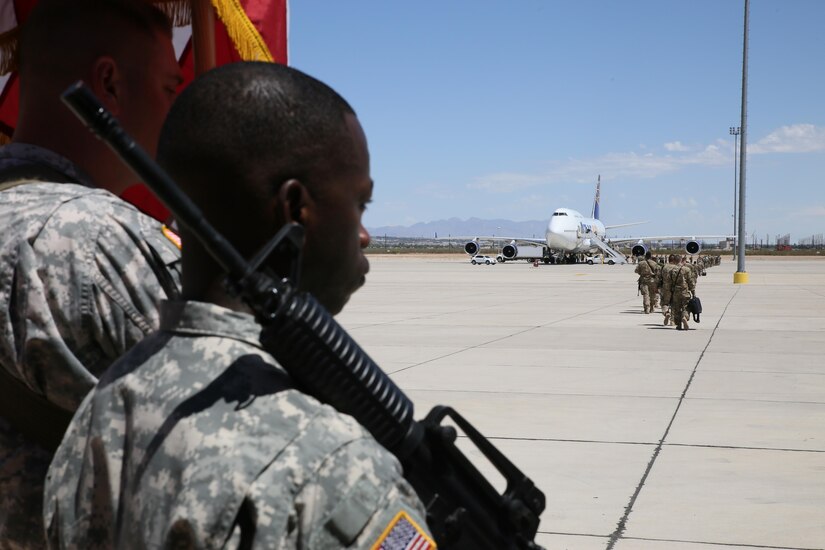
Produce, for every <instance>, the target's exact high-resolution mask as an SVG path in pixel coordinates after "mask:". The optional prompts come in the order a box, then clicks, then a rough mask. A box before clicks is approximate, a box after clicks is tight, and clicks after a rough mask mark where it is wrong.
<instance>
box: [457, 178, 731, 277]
mask: <svg viewBox="0 0 825 550" xmlns="http://www.w3.org/2000/svg"><path fill="white" fill-rule="evenodd" d="M600 193H601V176H599V178H598V180H597V182H596V198H595V200H594V201H593V210H592V212H591V214H590V217H589V218H587V217H585V216H583V215H582V214H581V213H579V212H578V211H576V210H572V209H570V208H559V209H557V210H556V211H555V212H553V216H552V217H551V218H550V221H549V222H548V224H547V230H546V232H545V235H544V238H543V239H537V238H524V237H476V238H474V239H472V240H471V241H468V242H467V243H466V244H465V245H464V251H465V252H466V253H467V254H469V255H470V256H474V255H476V254H477V253H478V251H479V250H480V249H481V247H480V245H479V239H481V240H496V241H511V242H510V243H509V244H506V245H504V246H503V247H502V249H501V254H500V256H501V257H502V258H503V259H504V260H505V261H506V260H516V259H522V258H524V259H541V260H543V261H544V263H556V261H557V255H559V254H560V255H561V258H558V261H564V262H575V261H576V257H577V255H579V254H586V255H590V254H593V253H601V254H603V255H604V260H605V262H606V263H610V264H613V263H622V264H623V263H626V257H625V255H624V254H622V253H621V252H618V251H617V250H615V249H614V248H613V246H615V245H622V244H628V243H634V244H633V246H632V248H631V254H633V255H634V256H644V254H645V253H646V252H647V250H648V246H647V244H646V243H645V241H676V240H678V241H684V242H685V252H687V253H688V254H698V253H699V251H700V250H701V249H702V240H703V239H724V238H730V237H729V236H728V235H676V236H673V235H667V236H658V237H641V238H640V237H629V238H620V239H615V238H613V239H610V238H608V237H607V230H608V229H615V228H617V227H627V226H630V225H639V224H642V223H646V222H634V223H625V224H620V225H604V223H602V221H601V220H600V219H599V195H600ZM519 244H521V245H522V249H527V250H523V252H524V253H523V254H519ZM524 245H526V246H524ZM538 247H541V248H542V249H543V250H541V252H540V254H539V253H537V252H536V249H537V248H538Z"/></svg>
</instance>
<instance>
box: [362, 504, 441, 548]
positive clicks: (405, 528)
mask: <svg viewBox="0 0 825 550" xmlns="http://www.w3.org/2000/svg"><path fill="white" fill-rule="evenodd" d="M435 547H436V546H435V541H433V539H431V538H430V537H429V536H428V535H427V533H425V532H424V530H423V529H421V527H419V526H418V524H417V523H416V522H415V521H413V519H412V518H411V517H410V516H409V515H408V514H407V512H404V511H403V510H402V511H401V512H398V514H396V516H395V517H394V518H392V521H391V522H390V524H389V525H387V528H386V529H384V532H383V533H381V536H380V537H378V541H377V542H376V543H375V544H374V545H373V546H372V550H431V549H435Z"/></svg>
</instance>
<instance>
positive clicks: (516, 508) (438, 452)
mask: <svg viewBox="0 0 825 550" xmlns="http://www.w3.org/2000/svg"><path fill="white" fill-rule="evenodd" d="M62 97H63V101H64V102H65V103H66V104H67V105H68V106H69V107H70V108H71V109H72V111H74V113H75V114H76V115H77V116H78V117H79V118H80V119H81V120H82V121H83V122H84V123H85V124H86V125H87V126H88V127H89V128H90V129H91V130H92V131H93V132H94V133H95V134H96V135H97V136H98V137H99V138H100V139H102V140H103V141H104V142H106V143H107V144H108V145H109V146H110V147H111V148H112V149H113V150H114V151H115V153H117V154H118V155H119V156H120V158H121V159H122V160H123V161H124V162H125V163H126V164H127V165H128V166H129V167H130V168H131V169H132V170H133V171H134V172H135V174H137V175H138V176H139V177H140V178H141V179H142V180H143V181H144V182H145V183H146V184H147V185H149V187H151V188H152V190H153V191H154V192H155V193H156V194H157V195H158V197H160V199H161V200H162V201H163V202H164V203H165V204H166V206H167V207H168V208H169V209H170V210H171V211H172V212H173V214H174V215H175V218H176V220H177V221H178V223H180V224H181V225H182V226H185V227H186V228H187V229H188V230H189V231H190V232H191V233H192V234H193V235H195V236H196V237H197V238H198V240H200V241H201V243H202V244H203V245H204V246H205V247H206V249H207V250H208V251H209V252H210V254H211V255H212V256H213V258H214V259H215V260H216V261H217V262H218V263H219V264H220V265H221V266H222V267H223V269H224V270H225V271H226V272H227V284H228V288H229V290H230V291H231V292H233V293H235V294H236V295H239V296H241V297H242V298H243V299H244V301H245V302H246V303H247V304H248V305H249V306H250V307H251V308H252V309H253V311H254V312H255V314H256V316H257V319H258V321H259V322H260V323H261V325H262V326H263V327H264V328H263V330H262V332H261V343H262V344H263V346H264V348H265V349H266V350H267V351H268V352H269V353H270V354H271V355H272V356H273V357H275V359H277V361H278V363H280V364H281V365H282V366H283V368H284V369H285V370H286V371H287V372H288V373H289V375H290V376H291V377H292V378H293V379H294V380H295V382H296V384H297V386H298V388H299V389H301V390H302V391H304V392H305V393H307V394H309V395H312V396H313V397H315V398H317V399H318V400H320V401H322V402H324V403H328V404H330V405H332V406H333V407H335V408H336V409H337V410H339V411H340V412H342V413H345V414H349V415H351V416H353V417H354V418H355V419H356V420H357V421H358V422H360V423H361V424H362V425H363V426H364V427H365V428H367V430H369V431H370V432H371V433H372V435H373V436H374V437H375V439H376V440H377V441H378V442H379V443H381V444H382V445H383V446H384V447H386V448H387V449H388V450H389V451H391V452H392V453H393V454H395V456H397V457H398V459H399V461H400V462H401V464H402V465H403V467H404V477H405V478H406V479H407V481H409V483H410V485H412V486H413V488H414V489H415V491H416V493H418V496H419V498H420V499H421V501H422V502H423V503H424V505H425V506H426V509H427V525H428V526H429V528H430V530H431V531H432V533H433V536H434V537H435V540H436V543H437V544H438V545H439V546H441V547H442V548H460V549H465V548H466V549H485V548H489V549H496V550H501V549H534V550H535V549H540V548H541V547H540V546H538V545H537V544H536V543H535V542H533V539H534V537H535V535H536V531H537V529H538V525H539V515H540V514H541V512H542V511H543V510H544V493H542V492H541V490H539V489H538V488H537V487H536V486H535V485H534V484H533V482H532V481H531V480H530V479H529V478H528V477H527V476H525V475H524V474H523V473H522V472H521V471H520V470H519V469H518V468H516V466H515V465H513V463H512V462H510V461H509V460H508V459H507V457H505V456H504V455H503V454H501V452H500V451H499V450H498V449H496V448H495V447H494V446H493V444H492V443H490V441H489V440H487V439H486V438H485V437H484V436H482V435H481V434H480V433H479V432H478V431H477V430H476V429H475V428H473V426H472V425H471V424H470V423H469V422H467V421H466V420H465V419H464V418H463V417H462V416H461V415H459V414H458V413H457V412H456V411H454V410H453V409H451V408H449V407H444V406H437V407H435V408H433V410H432V411H430V413H429V414H428V415H427V417H426V418H425V419H424V420H422V421H416V420H414V419H413V404H412V401H410V399H409V398H408V397H407V396H406V395H405V394H404V392H402V391H401V389H400V388H398V387H397V386H396V385H395V384H394V383H393V382H392V381H391V380H390V379H389V377H388V376H387V375H386V374H385V373H384V372H383V371H382V370H381V368H380V367H379V366H378V365H376V364H375V362H374V361H373V360H372V359H370V357H369V356H368V355H367V354H366V352H364V351H363V350H362V349H361V348H360V347H359V346H358V344H357V343H355V341H354V340H353V339H352V337H350V336H349V334H347V332H346V331H345V330H344V329H343V328H342V327H341V326H340V325H339V324H338V323H337V322H336V321H335V320H334V319H333V318H332V315H330V313H329V312H328V311H326V309H324V307H323V306H321V305H320V304H319V303H318V302H317V301H316V300H315V298H314V297H313V296H312V295H310V294H308V293H306V292H300V291H298V290H297V283H298V277H299V270H298V267H299V265H300V254H301V247H302V242H303V227H301V226H300V225H297V224H291V225H287V226H285V227H283V228H282V229H281V231H279V232H278V234H277V235H276V236H275V237H274V238H273V239H272V240H271V241H270V242H269V243H268V244H267V245H266V246H265V247H264V248H263V249H262V250H261V251H260V252H259V253H258V254H256V256H255V257H254V258H253V259H252V260H251V261H250V262H247V261H246V260H245V259H244V258H243V257H242V256H241V255H240V254H239V253H238V252H237V250H235V248H234V247H233V246H232V245H231V244H230V243H229V242H228V241H226V239H224V238H223V236H222V235H220V234H219V233H218V232H217V231H216V230H215V229H214V228H213V227H212V226H211V225H210V224H209V222H208V221H207V220H205V219H204V217H203V214H202V213H201V211H200V210H199V209H198V207H197V206H195V204H194V203H193V202H192V201H191V200H190V199H189V197H187V196H186V195H185V194H184V193H183V192H182V191H181V190H180V188H179V187H178V186H177V184H176V183H175V182H174V181H172V179H171V178H170V177H169V175H168V174H166V173H165V172H164V171H163V170H162V169H161V168H160V167H159V166H158V165H157V164H156V163H155V162H154V161H153V160H152V159H151V158H150V157H149V156H148V155H147V154H146V153H145V152H144V151H143V150H142V149H141V148H140V146H138V145H137V144H136V143H135V142H134V140H133V139H132V138H131V137H130V136H128V135H127V134H126V133H125V132H124V130H123V128H121V126H120V125H119V124H118V122H117V121H116V120H115V119H114V118H113V117H112V116H111V114H110V113H109V112H108V111H106V110H105V109H104V108H103V107H102V106H101V105H100V103H99V102H98V101H97V99H96V98H95V97H94V96H93V95H92V93H91V92H90V91H89V90H88V89H87V88H85V87H84V86H83V85H82V83H81V82H78V83H77V84H75V85H73V86H71V87H70V88H69V89H68V90H67V91H66V92H65V93H64V94H63V96H62ZM184 246H185V245H184ZM273 253H275V254H279V255H282V256H281V257H284V256H285V257H291V258H292V259H293V262H292V269H291V272H290V276H289V277H286V278H282V279H280V280H279V279H278V278H277V277H274V276H272V275H271V274H270V273H268V272H266V271H265V270H264V269H263V268H262V266H263V265H265V264H266V262H267V258H269V257H270V255H272V254H273ZM445 419H449V420H450V421H452V422H453V423H454V424H455V425H457V426H458V427H459V428H460V429H461V431H462V432H463V433H464V434H465V435H466V436H467V437H468V438H469V439H470V441H471V442H472V443H473V444H474V445H475V446H476V448H477V449H478V450H479V451H481V453H483V454H484V456H485V457H486V458H487V460H488V461H489V462H490V463H491V464H492V465H493V466H494V467H495V468H496V470H498V472H499V473H500V474H501V475H502V476H503V477H504V478H505V480H506V482H507V487H506V489H505V490H504V492H503V493H501V494H499V492H498V491H497V490H496V489H495V488H494V487H493V486H492V485H491V484H490V482H489V481H488V480H487V479H486V478H485V477H484V476H483V475H482V474H481V473H480V472H479V471H478V470H477V469H476V467H475V466H474V465H473V464H472V463H471V462H470V461H469V460H468V459H467V457H466V456H465V455H464V453H462V452H461V451H460V450H459V449H458V447H457V446H456V445H455V441H456V437H457V433H456V430H455V428H453V427H452V426H449V425H443V424H442V422H443V421H444V420H445Z"/></svg>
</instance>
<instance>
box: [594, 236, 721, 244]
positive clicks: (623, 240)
mask: <svg viewBox="0 0 825 550" xmlns="http://www.w3.org/2000/svg"><path fill="white" fill-rule="evenodd" d="M733 238H735V237H734V236H733V235H665V236H658V237H657V236H653V237H647V236H645V237H621V238H613V237H607V238H605V240H606V241H608V242H609V243H610V244H624V243H634V242H635V243H637V242H639V241H642V242H645V241H708V240H711V239H733Z"/></svg>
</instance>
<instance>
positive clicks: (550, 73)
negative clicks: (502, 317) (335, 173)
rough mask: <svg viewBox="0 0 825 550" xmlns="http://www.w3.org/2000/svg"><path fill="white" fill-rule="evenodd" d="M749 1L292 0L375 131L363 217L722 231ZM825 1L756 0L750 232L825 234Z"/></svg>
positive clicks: (312, 64)
mask: <svg viewBox="0 0 825 550" xmlns="http://www.w3.org/2000/svg"><path fill="white" fill-rule="evenodd" d="M743 17H744V0H691V1H689V2H684V1H676V0H623V1H608V0H553V1H551V0H508V1H504V0H441V1H435V0H415V1H393V0H347V1H330V0H293V1H292V2H290V64H291V65H292V66H294V67H296V68H298V69H301V70H303V71H305V72H307V73H309V74H311V75H313V76H315V77H317V78H319V79H321V80H323V81H324V82H326V83H328V84H330V85H331V86H332V87H334V88H335V89H336V90H338V91H339V92H340V93H341V94H342V95H343V96H344V97H345V98H346V99H347V100H348V101H349V102H350V103H351V104H352V105H353V107H354V108H355V110H356V111H357V112H358V115H359V117H360V119H361V122H362V125H363V126H364V129H365V131H366V133H367V137H368V140H369V144H370V151H371V155H372V175H373V178H374V180H375V182H376V188H375V195H374V202H373V204H372V205H371V206H370V209H369V210H368V212H367V214H366V217H365V224H366V225H367V226H368V227H370V226H371V227H377V226H383V225H411V224H413V223H415V222H422V221H423V222H426V221H432V220H438V219H443V218H450V217H458V218H469V217H479V218H485V219H492V218H506V219H511V220H516V221H521V220H543V219H547V218H549V216H550V214H551V213H552V211H553V210H554V209H556V208H558V207H562V206H565V207H570V208H575V209H578V210H580V211H581V212H583V213H584V214H585V215H588V214H589V212H590V208H591V204H592V200H593V192H594V187H595V181H596V177H597V176H598V175H599V174H601V178H602V201H601V213H602V218H603V220H604V221H606V223H608V224H611V223H614V224H615V223H625V222H632V221H639V220H649V223H648V224H645V225H643V226H639V227H634V228H629V229H627V230H625V231H627V233H617V235H619V234H634V235H641V234H663V233H664V234H673V233H688V234H689V233H696V234H700V233H701V234H709V233H722V234H726V233H730V232H731V231H732V230H733V218H732V210H733V194H734V183H735V180H734V151H733V148H734V139H733V136H731V135H729V131H728V129H729V127H730V126H739V121H740V105H741V84H742V33H743ZM823 22H825V1H822V0H751V5H750V32H749V34H750V52H749V68H748V69H749V86H748V136H747V140H748V146H747V151H748V155H747V172H746V174H747V178H746V180H747V185H748V192H747V196H746V205H747V215H746V221H747V232H748V233H749V234H752V233H754V232H755V233H756V236H757V237H756V238H757V240H764V239H766V238H768V237H769V238H770V239H771V240H772V239H774V238H775V236H776V235H777V234H785V233H790V234H791V238H792V240H793V241H797V240H798V239H800V238H804V237H809V236H810V235H812V234H819V233H825V185H824V184H825V32H823V31H822V25H823Z"/></svg>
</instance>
